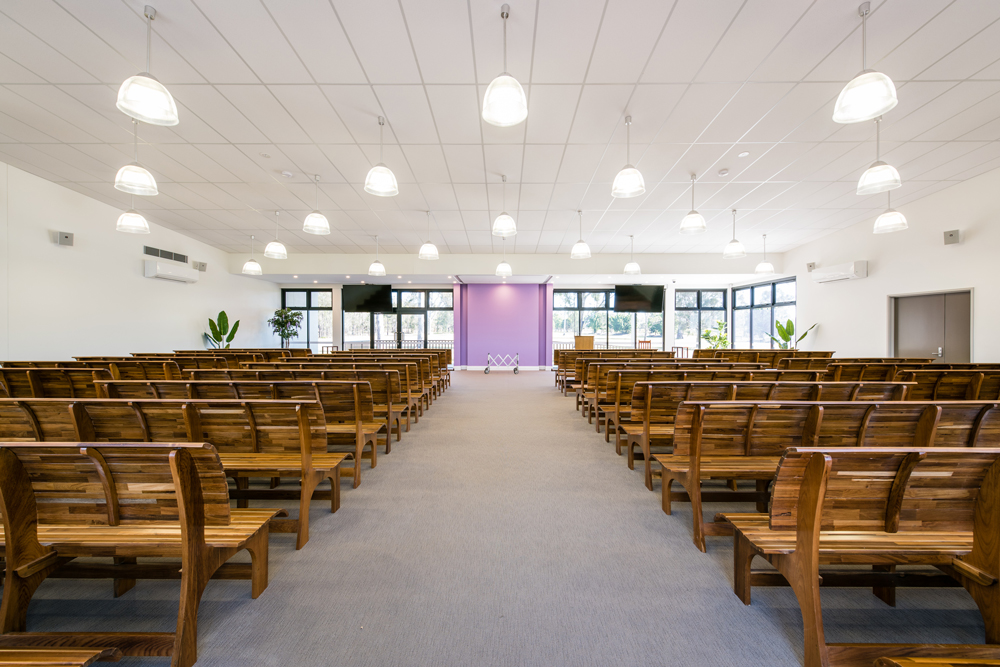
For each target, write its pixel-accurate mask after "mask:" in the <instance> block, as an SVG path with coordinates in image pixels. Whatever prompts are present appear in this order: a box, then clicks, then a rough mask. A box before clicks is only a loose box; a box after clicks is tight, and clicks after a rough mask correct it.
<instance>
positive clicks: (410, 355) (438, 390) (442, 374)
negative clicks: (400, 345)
mask: <svg viewBox="0 0 1000 667" xmlns="http://www.w3.org/2000/svg"><path fill="white" fill-rule="evenodd" d="M416 352H417V351H415V350H414V351H404V350H397V351H395V353H392V354H386V353H381V354H354V353H353V352H352V351H345V352H334V353H331V354H323V355H313V356H312V357H310V359H309V361H312V362H314V363H315V362H329V363H338V364H339V363H366V362H385V361H389V362H395V361H403V362H406V361H414V362H416V363H419V361H420V359H427V360H428V361H429V363H428V365H427V366H426V367H425V368H423V369H422V371H423V373H424V376H425V379H426V383H427V385H428V388H429V389H430V392H431V397H432V398H435V397H438V396H441V395H442V394H443V393H444V390H445V388H446V387H447V386H448V385H449V384H450V382H451V380H450V377H451V376H450V371H449V370H448V365H447V363H446V362H445V355H443V354H440V351H439V350H429V351H427V352H426V353H424V354H417V353H416Z"/></svg>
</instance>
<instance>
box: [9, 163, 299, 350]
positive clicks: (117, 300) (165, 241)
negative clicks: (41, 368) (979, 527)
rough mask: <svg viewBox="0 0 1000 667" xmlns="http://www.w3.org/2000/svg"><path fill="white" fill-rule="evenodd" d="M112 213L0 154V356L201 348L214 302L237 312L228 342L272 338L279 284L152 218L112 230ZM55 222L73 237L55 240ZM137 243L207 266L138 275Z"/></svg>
mask: <svg viewBox="0 0 1000 667" xmlns="http://www.w3.org/2000/svg"><path fill="white" fill-rule="evenodd" d="M136 199H137V201H136V203H137V204H139V203H140V202H141V199H142V198H138V197H137V198H136ZM120 214H121V211H119V210H118V209H115V208H113V207H111V206H108V205H106V204H103V203H101V202H98V201H96V200H94V199H91V198H89V197H86V196H84V195H81V194H79V193H76V192H73V191H71V190H68V189H66V188H64V187H62V186H60V185H56V184H55V183H51V182H49V181H46V180H44V179H41V178H38V177H37V176H32V175H31V174H28V173H26V172H23V171H21V170H19V169H16V168H15V167H11V166H9V165H6V164H3V163H0V359H12V360H13V359H38V360H49V359H52V360H57V359H69V358H71V357H72V356H73V355H99V354H107V355H114V354H128V353H130V352H165V351H169V350H173V349H203V348H204V347H205V343H204V339H203V337H202V332H204V331H207V330H208V318H209V317H213V318H214V317H215V316H216V314H217V313H218V312H219V311H220V310H225V311H226V312H227V314H228V315H229V318H230V321H234V320H237V319H238V320H240V321H241V324H240V330H239V332H238V333H237V335H236V338H235V339H234V341H233V344H234V346H275V347H277V346H278V344H279V343H278V341H276V340H275V339H274V338H273V337H272V335H271V333H270V330H269V329H268V327H267V324H266V320H267V318H268V317H270V315H271V313H272V312H273V311H274V310H275V309H277V308H279V307H280V304H281V292H280V290H279V288H278V286H277V285H275V284H274V283H270V282H265V281H262V280H254V279H252V278H248V277H244V276H241V275H232V274H230V273H229V262H228V256H227V254H226V253H224V252H222V251H220V250H217V249H214V248H212V247H210V246H207V245H205V244H204V243H201V242H200V241H196V240H194V239H191V238H188V237H186V236H183V235H181V234H178V233H177V232H174V231H171V230H168V229H164V228H162V227H159V226H157V225H152V224H151V225H150V227H151V232H152V233H150V234H142V235H135V234H122V233H119V232H117V231H115V222H116V221H117V219H118V216H119V215H120ZM57 230H58V231H64V232H72V233H73V234H75V245H74V246H73V247H64V246H58V245H56V244H54V243H53V242H52V240H51V238H50V234H51V232H53V231H57ZM143 245H150V246H153V247H156V248H162V249H164V250H171V251H175V252H180V253H184V254H186V255H188V256H189V259H190V260H198V261H203V262H208V271H207V272H205V273H202V274H200V276H201V279H200V280H199V282H197V283H194V284H182V283H172V282H167V281H163V280H154V279H150V278H144V277H143V275H142V272H143V258H144V255H143V254H142V247H143Z"/></svg>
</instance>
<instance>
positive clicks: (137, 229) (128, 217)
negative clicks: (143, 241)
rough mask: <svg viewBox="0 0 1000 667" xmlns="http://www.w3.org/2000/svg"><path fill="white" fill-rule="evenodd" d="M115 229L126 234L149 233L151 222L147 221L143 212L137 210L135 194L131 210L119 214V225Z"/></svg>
mask: <svg viewBox="0 0 1000 667" xmlns="http://www.w3.org/2000/svg"><path fill="white" fill-rule="evenodd" d="M115 229H116V230H118V231H119V232H125V233H126V234H148V233H149V223H148V222H146V218H144V217H142V214H141V213H139V211H137V210H135V195H132V204H131V206H130V208H129V210H127V211H125V212H124V213H122V214H121V215H120V216H118V225H117V226H116V227H115Z"/></svg>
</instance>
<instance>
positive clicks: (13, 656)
mask: <svg viewBox="0 0 1000 667" xmlns="http://www.w3.org/2000/svg"><path fill="white" fill-rule="evenodd" d="M0 641H2V639H0ZM121 655H122V652H121V651H119V650H118V649H115V648H107V649H101V648H57V647H53V648H17V647H3V646H0V667H8V666H9V667H87V665H92V664H94V663H95V662H97V661H98V660H108V661H116V662H117V661H118V660H119V659H120V658H121Z"/></svg>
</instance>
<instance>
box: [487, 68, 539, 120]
mask: <svg viewBox="0 0 1000 667" xmlns="http://www.w3.org/2000/svg"><path fill="white" fill-rule="evenodd" d="M527 117H528V98H526V97H525V96H524V89H523V88H521V84H520V83H518V82H517V79H515V78H514V77H512V76H511V75H510V74H507V73H506V72H504V73H503V74H501V75H500V76H498V77H497V78H495V79H493V81H491V82H490V85H489V87H488V88H487V89H486V95H485V96H484V97H483V120H485V121H486V122H487V123H489V124H490V125H496V126H497V127H511V126H512V125H517V124H518V123H521V122H523V121H524V119H525V118H527Z"/></svg>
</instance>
